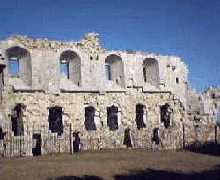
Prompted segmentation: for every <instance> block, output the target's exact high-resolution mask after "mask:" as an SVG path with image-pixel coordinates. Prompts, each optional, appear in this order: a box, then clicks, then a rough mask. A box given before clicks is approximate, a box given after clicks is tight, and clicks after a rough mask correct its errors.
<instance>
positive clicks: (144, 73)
mask: <svg viewBox="0 0 220 180" xmlns="http://www.w3.org/2000/svg"><path fill="white" fill-rule="evenodd" d="M143 76H144V82H147V72H146V67H143Z"/></svg>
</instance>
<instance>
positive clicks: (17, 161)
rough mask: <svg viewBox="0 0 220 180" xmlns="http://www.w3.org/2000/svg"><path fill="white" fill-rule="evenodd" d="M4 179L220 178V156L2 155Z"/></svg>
mask: <svg viewBox="0 0 220 180" xmlns="http://www.w3.org/2000/svg"><path fill="white" fill-rule="evenodd" d="M0 179H1V180H5V179H9V180H22V179H27V180H32V179H45V180H53V179H54V180H73V179H76V180H84V179H87V180H101V179H115V180H120V179H163V180H164V179H169V180H172V179H178V180H181V179H184V180H185V179H193V180H196V179H199V180H203V179H209V180H220V156H212V155H206V154H200V153H192V152H171V151H167V152H146V151H145V150H143V149H142V150H140V149H136V150H134V149H125V150H103V151H94V152H81V153H79V154H74V155H70V154H56V155H47V156H40V157H25V158H12V159H0Z"/></svg>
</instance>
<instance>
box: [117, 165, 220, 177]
mask: <svg viewBox="0 0 220 180" xmlns="http://www.w3.org/2000/svg"><path fill="white" fill-rule="evenodd" d="M114 179H115V180H138V179H141V180H191V179H192V180H220V166H217V167H216V168H214V169H212V170H209V171H202V172H198V173H190V174H185V173H182V172H173V171H165V170H154V169H146V170H144V171H131V172H130V174H128V175H127V174H126V175H116V176H114Z"/></svg>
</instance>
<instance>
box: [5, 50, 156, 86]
mask: <svg viewBox="0 0 220 180" xmlns="http://www.w3.org/2000/svg"><path fill="white" fill-rule="evenodd" d="M6 53H7V57H8V72H9V74H10V75H11V76H15V77H19V76H20V74H23V75H30V73H29V74H27V70H25V69H27V68H29V71H31V56H30V53H29V52H28V51H27V50H26V49H23V48H20V47H12V48H9V49H8V50H7V51H6ZM142 72H143V80H144V82H148V83H151V84H152V85H158V82H159V66H158V62H157V60H155V59H152V58H148V59H146V60H144V62H143V69H142ZM60 73H61V75H62V76H63V77H66V78H67V79H70V80H72V81H73V82H74V83H75V84H77V85H80V83H81V59H80V57H79V55H78V54H77V53H75V52H74V51H71V50H67V51H64V52H63V53H61V55H60ZM105 76H106V79H107V80H109V81H113V82H115V83H116V84H118V85H123V84H124V67H123V63H122V58H121V57H120V56H118V55H114V54H112V55H109V56H108V57H107V58H106V59H105Z"/></svg>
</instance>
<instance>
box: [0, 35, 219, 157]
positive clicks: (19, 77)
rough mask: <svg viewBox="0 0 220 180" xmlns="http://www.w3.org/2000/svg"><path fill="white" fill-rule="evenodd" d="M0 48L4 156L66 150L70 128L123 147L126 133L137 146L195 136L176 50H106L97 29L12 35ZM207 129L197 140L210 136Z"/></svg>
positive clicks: (178, 143)
mask: <svg viewBox="0 0 220 180" xmlns="http://www.w3.org/2000/svg"><path fill="white" fill-rule="evenodd" d="M0 51H1V52H0V153H3V154H4V155H5V156H18V155H23V156H32V155H40V154H48V153H54V152H72V148H73V147H72V143H73V137H72V134H73V132H80V138H81V149H85V150H87V149H88V150H89V149H105V148H124V147H126V146H127V144H126V143H125V142H126V140H125V138H126V137H127V136H128V135H129V136H130V139H131V146H132V147H135V148H146V149H154V148H155V147H156V148H158V149H181V148H183V146H184V145H185V144H187V143H190V142H191V141H193V140H192V139H193V138H191V137H192V136H193V135H191V134H192V132H191V130H192V127H194V125H193V124H194V120H193V119H192V120H190V118H189V113H188V112H189V111H188V109H189V106H190V105H189V103H188V102H189V98H188V94H189V93H188V78H187V76H188V69H187V67H186V65H185V64H184V62H183V61H182V60H181V58H179V57H175V56H163V55H158V54H153V53H143V52H134V51H108V50H106V49H104V48H103V47H102V46H101V44H100V41H99V36H98V34H96V33H89V34H87V35H86V36H85V37H84V38H83V39H82V40H81V41H79V42H60V41H52V40H47V39H32V38H29V37H25V36H13V37H10V38H8V39H6V40H2V41H1V42H0ZM192 106H193V105H192ZM190 108H192V107H190ZM194 113H195V112H194ZM192 114H193V112H192V113H191V115H192ZM213 117H214V116H213ZM213 117H208V118H207V121H206V122H207V123H206V127H207V126H209V125H210V128H213V124H214V120H212V119H211V118H213ZM192 122H193V123H192ZM187 127H188V128H187ZM204 130H207V129H204ZM187 131H188V133H186V134H187V135H188V136H189V134H190V135H191V136H190V137H188V136H186V135H185V134H184V133H185V132H187ZM193 133H194V131H193ZM201 133H202V134H205V132H204V131H202V132H201ZM206 134H208V135H207V136H205V137H203V138H202V140H204V139H205V140H213V139H216V135H215V133H214V131H212V130H211V131H210V132H208V133H206Z"/></svg>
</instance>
